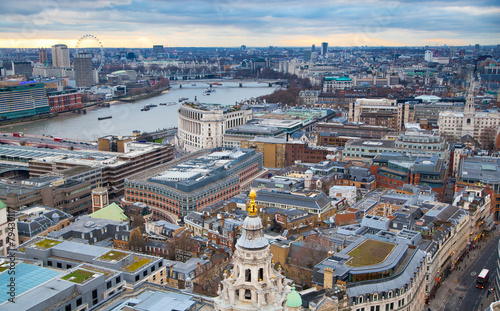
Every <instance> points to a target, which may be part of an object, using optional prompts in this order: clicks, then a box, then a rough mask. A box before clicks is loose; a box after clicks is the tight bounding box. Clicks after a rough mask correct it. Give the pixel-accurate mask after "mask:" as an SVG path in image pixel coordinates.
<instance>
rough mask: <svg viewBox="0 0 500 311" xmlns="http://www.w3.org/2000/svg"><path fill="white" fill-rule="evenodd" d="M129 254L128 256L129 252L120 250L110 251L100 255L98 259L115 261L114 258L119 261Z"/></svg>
mask: <svg viewBox="0 0 500 311" xmlns="http://www.w3.org/2000/svg"><path fill="white" fill-rule="evenodd" d="M127 256H128V254H127V253H123V252H119V251H109V252H107V253H106V254H104V255H102V256H101V257H99V258H98V259H99V260H104V261H113V260H116V261H119V260H121V259H123V258H125V257H127Z"/></svg>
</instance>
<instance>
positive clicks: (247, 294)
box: [245, 289, 252, 300]
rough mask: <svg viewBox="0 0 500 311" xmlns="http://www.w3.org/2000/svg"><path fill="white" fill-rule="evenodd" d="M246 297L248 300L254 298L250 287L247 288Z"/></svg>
mask: <svg viewBox="0 0 500 311" xmlns="http://www.w3.org/2000/svg"><path fill="white" fill-rule="evenodd" d="M245 299H247V300H251V299H252V292H251V291H250V290H249V289H245Z"/></svg>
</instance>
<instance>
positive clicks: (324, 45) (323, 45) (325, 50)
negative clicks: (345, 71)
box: [321, 42, 328, 56]
mask: <svg viewBox="0 0 500 311" xmlns="http://www.w3.org/2000/svg"><path fill="white" fill-rule="evenodd" d="M326 53H328V42H323V43H321V55H322V56H325V55H326Z"/></svg>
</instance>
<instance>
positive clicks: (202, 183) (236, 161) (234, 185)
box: [125, 149, 262, 220]
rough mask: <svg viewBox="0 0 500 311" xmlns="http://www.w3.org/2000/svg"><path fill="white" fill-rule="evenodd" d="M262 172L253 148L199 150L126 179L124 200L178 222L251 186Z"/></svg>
mask: <svg viewBox="0 0 500 311" xmlns="http://www.w3.org/2000/svg"><path fill="white" fill-rule="evenodd" d="M261 170H262V154H260V153H258V152H256V151H255V150H253V149H234V150H220V151H213V152H209V151H208V150H207V151H198V152H195V153H191V154H190V155H189V156H187V157H183V158H180V159H178V160H174V161H172V162H170V163H168V164H165V165H159V166H156V167H154V168H152V169H148V170H143V171H142V172H141V173H138V174H136V175H134V176H130V177H128V178H126V179H125V189H126V190H125V201H126V202H127V203H134V202H142V203H145V204H147V205H149V206H150V207H151V208H152V209H153V218H155V219H169V220H174V219H179V218H180V217H183V216H186V215H187V214H188V213H189V212H191V211H199V210H200V209H202V208H203V207H205V206H208V205H211V204H213V203H215V202H219V201H223V200H228V199H230V198H232V197H233V196H235V195H237V194H239V193H240V190H241V189H242V188H246V187H250V183H251V182H252V180H253V179H254V178H255V177H257V176H258V174H259V173H260V172H261Z"/></svg>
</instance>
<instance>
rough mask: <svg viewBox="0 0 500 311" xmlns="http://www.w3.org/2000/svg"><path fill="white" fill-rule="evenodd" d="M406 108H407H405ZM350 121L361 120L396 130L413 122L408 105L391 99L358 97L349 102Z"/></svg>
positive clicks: (368, 123) (364, 122) (367, 123)
mask: <svg viewBox="0 0 500 311" xmlns="http://www.w3.org/2000/svg"><path fill="white" fill-rule="evenodd" d="M405 108H406V109H405ZM348 120H349V122H355V123H356V122H361V123H363V124H366V125H372V126H382V127H386V128H389V129H393V130H396V131H401V130H403V129H404V128H405V124H406V123H408V122H412V121H413V120H412V119H411V118H410V114H409V109H408V105H406V104H402V103H397V102H396V100H391V99H366V98H362V99H357V100H356V101H355V102H353V103H350V104H349V115H348Z"/></svg>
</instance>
